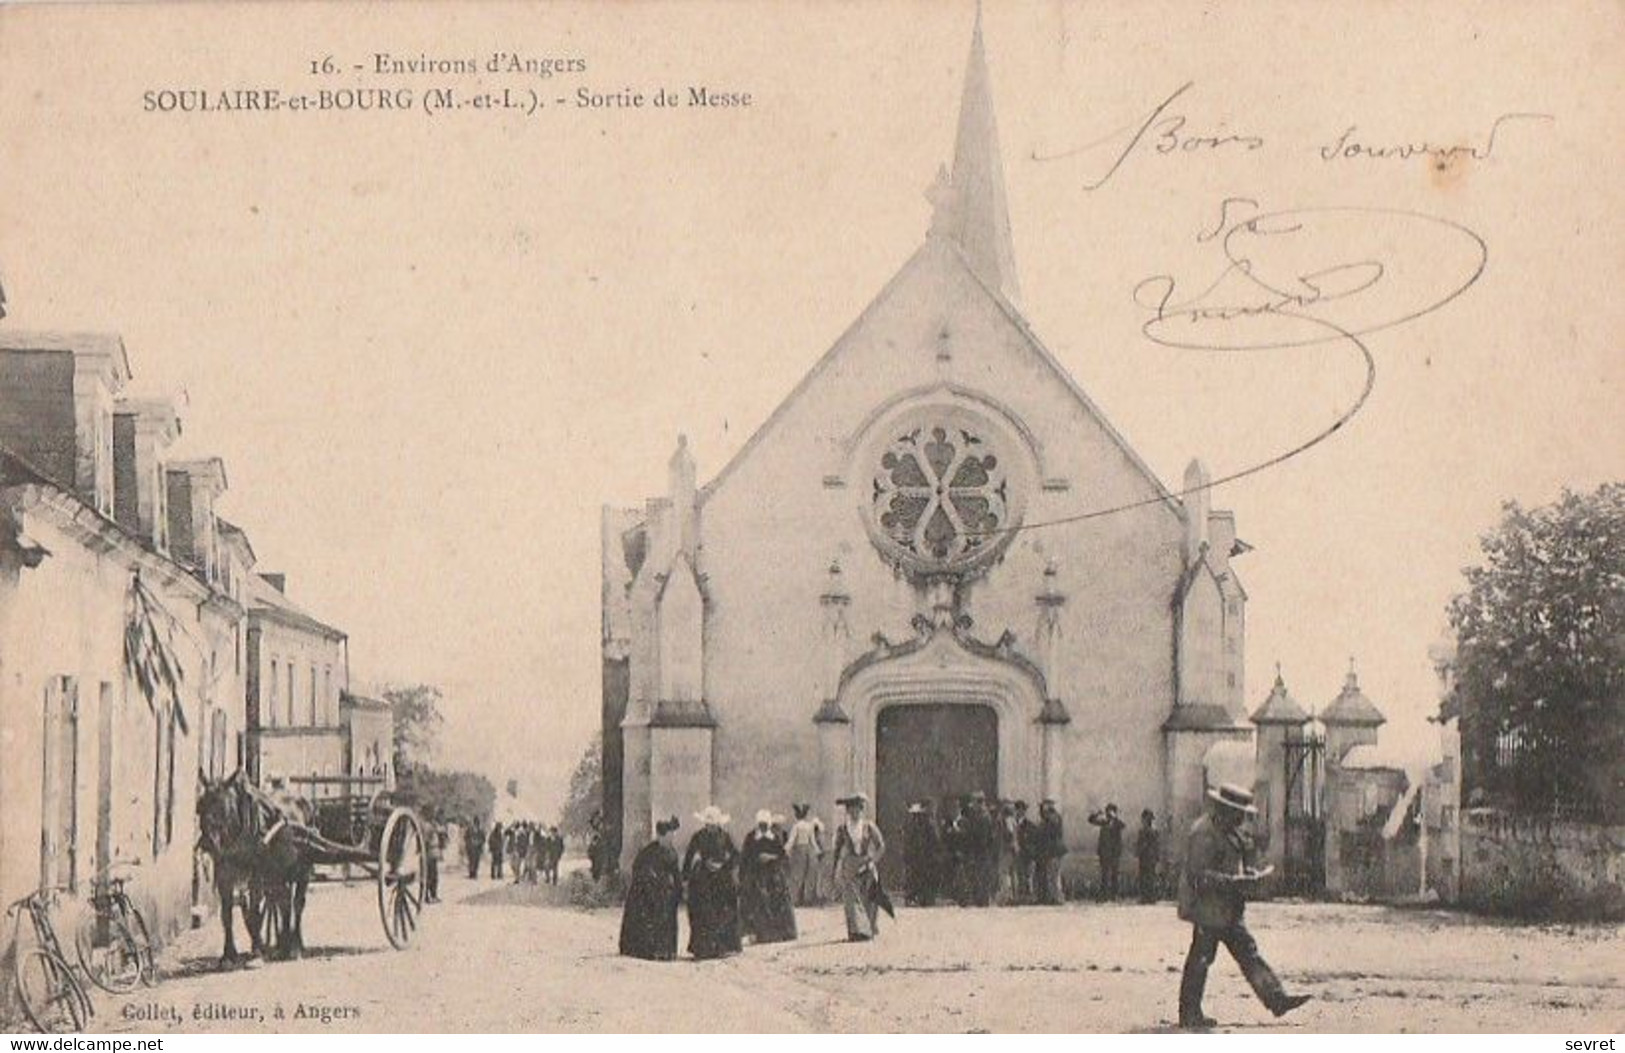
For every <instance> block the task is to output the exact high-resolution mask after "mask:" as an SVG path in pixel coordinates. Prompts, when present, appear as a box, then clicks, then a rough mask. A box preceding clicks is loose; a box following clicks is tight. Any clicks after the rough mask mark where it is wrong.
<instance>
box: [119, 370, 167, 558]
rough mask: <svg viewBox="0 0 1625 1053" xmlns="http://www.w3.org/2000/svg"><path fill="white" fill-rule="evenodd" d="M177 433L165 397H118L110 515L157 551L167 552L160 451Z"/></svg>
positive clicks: (162, 451) (161, 453)
mask: <svg viewBox="0 0 1625 1053" xmlns="http://www.w3.org/2000/svg"><path fill="white" fill-rule="evenodd" d="M180 433H181V418H180V415H179V414H178V413H177V412H176V410H175V404H174V403H173V402H172V401H170V400H169V399H162V398H154V399H129V398H124V399H119V400H118V403H117V404H116V405H115V408H114V412H113V517H114V518H115V519H117V520H118V523H119V525H120V526H122V527H123V528H124V529H125V530H128V531H129V532H130V533H132V534H135V535H136V536H138V537H140V538H141V539H142V540H144V541H146V542H147V543H149V544H150V545H152V547H153V548H154V549H156V550H157V551H159V552H163V553H168V552H169V502H168V490H169V485H168V480H167V478H166V476H165V467H164V450H165V449H167V448H168V446H169V445H170V443H172V442H174V441H175V439H176V437H177V436H179V435H180Z"/></svg>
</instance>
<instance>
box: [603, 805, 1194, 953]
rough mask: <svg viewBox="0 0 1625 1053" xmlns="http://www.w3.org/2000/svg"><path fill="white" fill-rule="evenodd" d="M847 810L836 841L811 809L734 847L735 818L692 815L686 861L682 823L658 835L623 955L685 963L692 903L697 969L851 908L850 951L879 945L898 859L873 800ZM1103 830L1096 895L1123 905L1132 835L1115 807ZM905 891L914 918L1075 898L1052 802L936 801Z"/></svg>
mask: <svg viewBox="0 0 1625 1053" xmlns="http://www.w3.org/2000/svg"><path fill="white" fill-rule="evenodd" d="M836 803H837V804H838V805H839V806H840V807H841V808H842V809H843V810H844V818H843V820H842V821H841V822H840V823H839V824H838V825H837V826H836V828H835V830H834V833H833V835H832V834H831V833H830V832H829V831H828V830H826V828H825V826H824V824H823V823H822V822H821V821H820V820H819V819H818V818H817V817H816V816H814V815H813V814H812V809H811V808H810V806H808V805H806V804H797V805H795V806H794V807H793V809H792V811H793V812H794V820H793V822H789V823H787V822H786V819H785V817H784V816H782V815H777V814H775V813H773V812H772V811H771V810H763V811H761V812H758V813H757V815H756V822H755V825H754V826H753V827H752V828H751V829H750V830H749V832H748V833H747V834H746V835H745V837H744V839H743V841H742V842H739V843H737V844H736V842H735V841H734V839H733V835H732V834H730V833H729V832H728V824H729V822H730V818H729V816H728V815H726V814H725V813H724V812H723V811H722V810H721V809H720V808H718V807H717V806H715V805H711V806H709V807H707V808H706V809H705V810H704V811H702V812H697V813H695V815H694V820H695V821H696V822H697V823H698V824H699V829H698V830H696V831H695V832H694V834H693V835H692V836H691V837H690V838H689V840H688V845H687V848H686V850H685V851H684V852H683V854H682V856H681V858H679V855H678V851H677V848H676V844H675V838H676V834H677V833H678V831H679V830H680V829H681V828H682V822H681V820H679V819H678V818H677V817H676V816H673V817H671V818H669V819H664V820H661V821H660V822H658V823H656V824H655V838H654V840H652V841H651V842H650V843H649V844H647V845H645V846H644V847H643V849H642V850H641V851H639V852H638V854H637V857H636V858H635V859H634V860H633V863H632V870H631V876H630V880H629V884H628V887H627V891H626V905H625V912H624V914H623V916H622V921H621V941H620V946H621V952H622V953H623V954H626V955H630V956H632V957H637V958H649V959H656V960H670V959H673V958H675V957H676V956H677V942H678V936H677V915H678V912H679V910H680V909H681V908H682V906H683V905H684V904H685V903H686V904H687V909H688V920H689V934H690V935H689V943H688V952H689V954H691V955H692V956H693V957H695V958H699V959H706V958H720V957H726V956H728V955H731V954H737V953H739V952H740V951H741V950H742V949H743V948H744V946H745V944H746V942H747V941H748V942H753V943H759V944H765V943H775V942H780V941H783V940H793V939H795V938H796V915H795V908H796V907H805V906H811V905H816V904H821V903H825V902H828V901H829V900H831V899H839V901H840V902H841V905H842V908H843V912H844V914H845V920H846V929H847V937H848V939H851V940H855V941H861V940H868V939H872V938H873V937H874V936H875V935H876V933H877V932H878V921H879V914H880V912H881V910H882V909H886V910H890V901H889V899H887V898H886V893H885V890H884V888H883V887H882V885H881V881H880V873H879V862H880V858H881V856H882V855H883V854H884V853H885V851H886V841H885V837H884V835H883V834H882V832H881V830H880V828H879V827H878V826H877V825H875V823H874V822H872V821H871V820H869V818H868V817H867V816H868V808H869V799H868V797H867V796H865V795H864V794H861V793H858V794H853V795H851V796H849V797H843V798H840V799H839V800H838V801H837V802H836ZM1088 821H1089V823H1090V825H1092V826H1095V827H1097V828H1098V831H1099V832H1098V835H1097V844H1096V850H1097V853H1098V862H1099V875H1100V876H1099V881H1098V885H1097V894H1098V896H1099V898H1101V899H1115V898H1116V897H1117V896H1118V895H1119V891H1120V890H1119V874H1120V871H1121V856H1122V854H1123V849H1124V845H1125V840H1126V832H1127V824H1126V823H1125V822H1124V821H1123V820H1122V819H1121V818H1119V816H1118V809H1117V806H1116V805H1115V804H1108V805H1107V806H1106V807H1105V808H1104V809H1102V810H1100V811H1097V812H1091V813H1090V814H1089V816H1088ZM1133 847H1134V852H1135V855H1136V857H1137V858H1136V863H1137V864H1138V866H1137V867H1136V874H1135V876H1136V880H1137V883H1138V892H1139V896H1140V899H1141V900H1143V901H1144V902H1152V901H1154V900H1155V899H1157V898H1159V897H1160V895H1161V891H1162V885H1161V878H1160V874H1161V858H1162V846H1161V834H1160V832H1159V830H1158V829H1157V825H1156V816H1155V814H1154V813H1153V812H1152V811H1151V810H1150V809H1146V810H1145V811H1144V812H1142V813H1141V816H1140V827H1139V829H1138V830H1137V831H1136V833H1135V835H1134V840H1133ZM902 852H903V875H904V876H903V891H904V899H905V902H906V903H908V904H909V905H911V906H919V907H929V906H934V905H936V904H938V903H939V902H952V903H957V904H959V905H960V906H990V905H993V904H1017V903H1049V904H1058V903H1061V902H1063V901H1064V899H1065V898H1066V896H1065V891H1064V890H1063V888H1062V884H1061V860H1062V857H1063V856H1065V854H1066V836H1065V824H1064V822H1063V820H1062V817H1061V812H1060V809H1059V808H1058V807H1057V806H1056V803H1055V802H1054V801H1051V800H1045V801H1042V802H1040V803H1039V806H1038V810H1037V812H1036V813H1035V814H1029V809H1028V806H1027V802H1025V801H1003V800H998V799H994V798H989V797H988V796H987V795H985V794H983V793H973V794H970V795H968V796H965V797H962V798H956V799H954V800H952V801H951V802H950V803H949V804H948V805H947V806H946V807H945V808H944V809H943V814H942V815H941V816H940V817H939V815H938V813H937V808H936V806H935V803H934V802H932V801H929V800H920V801H915V802H912V803H911V804H910V805H909V807H908V815H907V819H906V823H905V827H904V830H903V844H902Z"/></svg>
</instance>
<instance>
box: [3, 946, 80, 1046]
mask: <svg viewBox="0 0 1625 1053" xmlns="http://www.w3.org/2000/svg"><path fill="white" fill-rule="evenodd" d="M15 970H16V978H17V993H18V995H19V996H20V999H19V1000H20V1001H21V1002H22V1004H23V1012H24V1013H25V1014H27V1016H28V1022H29V1023H31V1024H33V1025H34V1027H35V1028H36V1029H38V1030H39V1031H41V1032H43V1033H45V1034H52V1033H56V1032H77V1031H83V1030H84V1029H85V1021H86V1020H87V1019H88V1018H89V1017H90V998H89V996H88V995H86V994H85V991H84V988H82V987H80V986H79V981H78V980H77V979H75V978H74V975H73V970H72V969H70V968H68V966H67V963H65V962H64V961H63V960H62V959H61V958H58V957H57V956H56V955H54V954H52V953H51V952H50V951H47V950H45V949H43V948H40V947H35V948H32V949H30V950H28V951H25V952H23V953H22V954H20V955H18V956H17V958H16V961H15Z"/></svg>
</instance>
